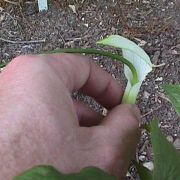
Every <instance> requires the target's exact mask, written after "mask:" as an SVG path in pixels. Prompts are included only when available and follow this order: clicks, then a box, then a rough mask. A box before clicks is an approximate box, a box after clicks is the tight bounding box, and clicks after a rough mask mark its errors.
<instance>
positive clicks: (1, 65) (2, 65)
mask: <svg viewBox="0 0 180 180" xmlns="http://www.w3.org/2000/svg"><path fill="white" fill-rule="evenodd" d="M7 64H8V63H1V64H0V68H3V67H5V66H6V65H7Z"/></svg>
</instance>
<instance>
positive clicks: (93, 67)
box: [48, 54, 123, 109]
mask: <svg viewBox="0 0 180 180" xmlns="http://www.w3.org/2000/svg"><path fill="white" fill-rule="evenodd" d="M48 58H50V59H51V61H49V62H50V64H51V66H52V67H53V68H54V69H55V71H56V72H57V74H58V76H59V77H60V78H61V79H62V81H63V83H64V84H65V86H66V87H67V88H68V90H69V91H70V92H73V91H75V90H80V91H81V92H83V93H84V94H86V95H88V96H91V97H93V98H94V99H95V100H96V101H97V102H98V103H100V104H101V105H103V106H104V107H106V108H108V109H110V108H112V107H114V106H116V105H118V104H120V102H121V99H122V95H123V88H122V85H121V84H119V83H118V82H117V81H116V80H115V79H114V78H112V77H111V75H110V74H108V73H107V72H106V71H105V70H103V69H102V68H100V67H99V66H98V65H97V64H95V63H94V62H93V61H92V60H89V58H87V57H85V56H78V55H72V54H52V55H48ZM52 58H53V59H54V60H52Z"/></svg>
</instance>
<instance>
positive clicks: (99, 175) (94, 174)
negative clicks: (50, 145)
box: [14, 166, 117, 180]
mask: <svg viewBox="0 0 180 180" xmlns="http://www.w3.org/2000/svg"><path fill="white" fill-rule="evenodd" d="M88 179H89V180H91V179H92V180H99V179H103V180H117V178H116V177H114V176H111V175H109V174H108V173H106V172H104V171H102V170H101V169H99V168H96V167H87V168H84V169H82V170H81V171H80V172H79V173H71V174H63V173H60V172H58V171H57V170H56V169H55V168H53V167H52V166H37V167H34V168H32V169H30V170H28V171H26V172H24V173H23V174H21V175H19V176H17V177H15V178H14V180H88Z"/></svg>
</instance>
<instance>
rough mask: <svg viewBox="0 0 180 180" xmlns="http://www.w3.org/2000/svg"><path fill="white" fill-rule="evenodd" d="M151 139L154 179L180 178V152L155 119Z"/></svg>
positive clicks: (171, 179)
mask: <svg viewBox="0 0 180 180" xmlns="http://www.w3.org/2000/svg"><path fill="white" fill-rule="evenodd" d="M151 141H152V146H153V152H154V173H153V180H180V154H179V153H178V152H177V151H176V149H175V148H174V147H173V145H172V144H171V143H170V142H169V141H168V140H167V139H166V137H165V136H164V135H163V134H162V132H161V130H160V128H159V127H158V121H157V120H155V119H154V120H153V121H152V123H151Z"/></svg>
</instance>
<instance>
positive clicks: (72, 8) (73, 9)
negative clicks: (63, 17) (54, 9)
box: [69, 4, 77, 13]
mask: <svg viewBox="0 0 180 180" xmlns="http://www.w3.org/2000/svg"><path fill="white" fill-rule="evenodd" d="M69 7H70V8H71V10H72V11H73V13H77V12H76V7H75V5H71V4H70V5H69Z"/></svg>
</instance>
